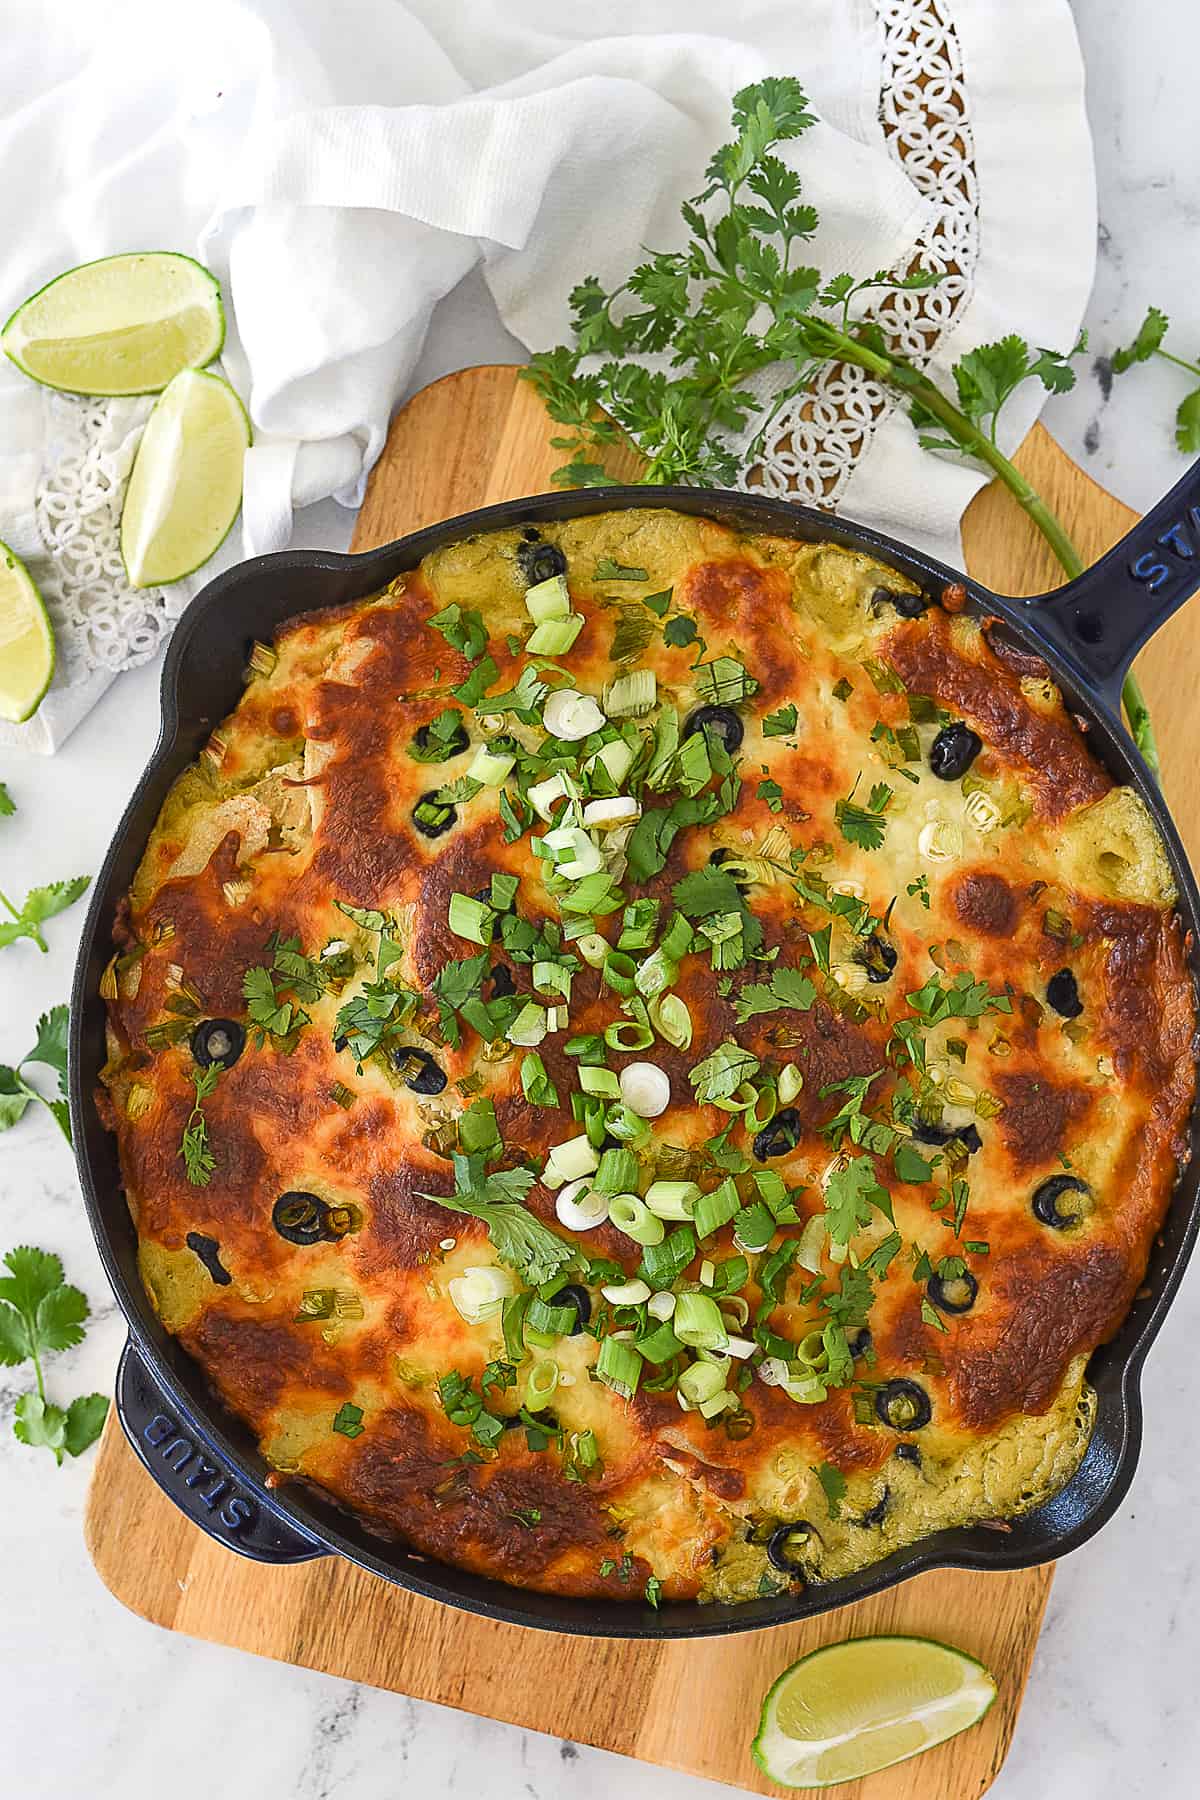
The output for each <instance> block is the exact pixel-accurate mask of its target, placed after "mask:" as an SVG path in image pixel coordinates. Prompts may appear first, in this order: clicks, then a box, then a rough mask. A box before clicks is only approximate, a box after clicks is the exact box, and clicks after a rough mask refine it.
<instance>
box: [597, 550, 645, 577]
mask: <svg viewBox="0 0 1200 1800" xmlns="http://www.w3.org/2000/svg"><path fill="white" fill-rule="evenodd" d="M649 579H650V577H649V576H648V575H647V573H646V571H645V569H632V568H627V567H626V565H625V564H624V563H619V562H614V561H613V559H612V557H611V556H602V557H600V559H599V561H598V562H597V564H596V569H595V573H594V574H593V576H592V580H593V581H649Z"/></svg>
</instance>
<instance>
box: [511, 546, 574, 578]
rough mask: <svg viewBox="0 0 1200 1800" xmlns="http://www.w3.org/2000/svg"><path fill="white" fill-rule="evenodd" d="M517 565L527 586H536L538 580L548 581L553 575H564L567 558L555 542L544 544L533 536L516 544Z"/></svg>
mask: <svg viewBox="0 0 1200 1800" xmlns="http://www.w3.org/2000/svg"><path fill="white" fill-rule="evenodd" d="M517 567H518V569H520V571H521V573H522V575H523V576H524V577H525V580H526V581H527V582H528V584H529V586H530V587H536V586H537V584H538V582H539V581H550V580H552V579H553V577H554V576H555V575H565V574H566V572H567V559H566V557H565V556H564V555H563V553H562V551H561V550H560V549H559V547H558V545H557V544H546V543H543V542H542V540H541V539H540V538H535V539H532V540H531V541H528V542H526V543H524V544H518V546H517Z"/></svg>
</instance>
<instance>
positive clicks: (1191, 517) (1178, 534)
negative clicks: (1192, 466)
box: [1129, 506, 1200, 594]
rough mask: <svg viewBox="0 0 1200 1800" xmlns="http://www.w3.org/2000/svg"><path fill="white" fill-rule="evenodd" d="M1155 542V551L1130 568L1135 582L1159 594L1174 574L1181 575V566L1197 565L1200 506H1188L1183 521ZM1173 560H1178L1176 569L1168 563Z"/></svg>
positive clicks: (1144, 554) (1146, 554) (1199, 537)
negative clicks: (1180, 564) (1179, 566)
mask: <svg viewBox="0 0 1200 1800" xmlns="http://www.w3.org/2000/svg"><path fill="white" fill-rule="evenodd" d="M1154 542H1155V545H1156V548H1155V549H1153V550H1143V551H1142V554H1141V555H1140V556H1135V557H1134V558H1133V561H1132V562H1131V563H1130V565H1129V573H1130V574H1131V575H1132V576H1133V578H1134V580H1135V581H1140V582H1141V583H1142V585H1143V587H1146V588H1148V589H1149V590H1150V592H1151V593H1152V594H1154V593H1157V592H1158V590H1159V588H1160V587H1161V586H1162V585H1163V583H1164V581H1170V579H1171V577H1172V575H1174V574H1178V573H1181V571H1180V570H1179V569H1178V566H1177V565H1178V563H1181V562H1184V563H1190V562H1195V560H1196V557H1197V554H1198V547H1200V506H1189V507H1188V510H1187V513H1186V515H1185V516H1184V518H1182V519H1180V520H1177V522H1176V523H1175V524H1174V525H1168V526H1167V529H1166V530H1165V531H1160V532H1159V534H1158V536H1157V537H1156V538H1155V540H1154ZM1163 551H1166V553H1167V555H1166V556H1164V555H1163V554H1162V553H1163ZM1171 557H1173V558H1175V559H1176V564H1175V566H1173V565H1172V563H1171V562H1170V561H1169V560H1168V558H1171Z"/></svg>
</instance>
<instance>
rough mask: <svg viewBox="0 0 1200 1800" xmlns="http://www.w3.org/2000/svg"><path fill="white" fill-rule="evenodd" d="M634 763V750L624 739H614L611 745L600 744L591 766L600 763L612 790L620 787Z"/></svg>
mask: <svg viewBox="0 0 1200 1800" xmlns="http://www.w3.org/2000/svg"><path fill="white" fill-rule="evenodd" d="M636 761H637V752H636V750H635V749H634V748H633V745H632V744H627V743H626V742H625V740H624V738H614V739H613V740H612V742H611V744H602V745H601V746H600V748H599V750H597V752H596V754H595V756H593V758H592V764H593V766H594V765H595V764H596V763H600V764H601V765H602V767H603V768H604V769H605V770H606V771H607V773H608V775H609V778H610V780H611V781H612V784H613V786H614V788H619V787H620V785H621V783H622V782H623V781H624V779H625V777H626V776H627V775H628V773H629V771H630V769H632V767H633V765H634V763H635V762H636Z"/></svg>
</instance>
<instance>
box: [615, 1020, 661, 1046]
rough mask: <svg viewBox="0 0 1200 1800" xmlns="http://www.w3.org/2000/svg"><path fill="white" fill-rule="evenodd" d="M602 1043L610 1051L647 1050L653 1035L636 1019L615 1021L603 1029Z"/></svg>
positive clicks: (647, 1027) (646, 1026) (652, 1040)
mask: <svg viewBox="0 0 1200 1800" xmlns="http://www.w3.org/2000/svg"><path fill="white" fill-rule="evenodd" d="M604 1041H605V1043H606V1044H607V1045H608V1047H609V1049H610V1050H648V1049H649V1048H650V1046H651V1044H652V1043H653V1042H654V1033H653V1031H652V1030H651V1029H650V1027H649V1026H648V1025H640V1024H638V1022H637V1020H636V1019H616V1020H614V1021H613V1023H612V1024H611V1025H606V1026H605V1028H604Z"/></svg>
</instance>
